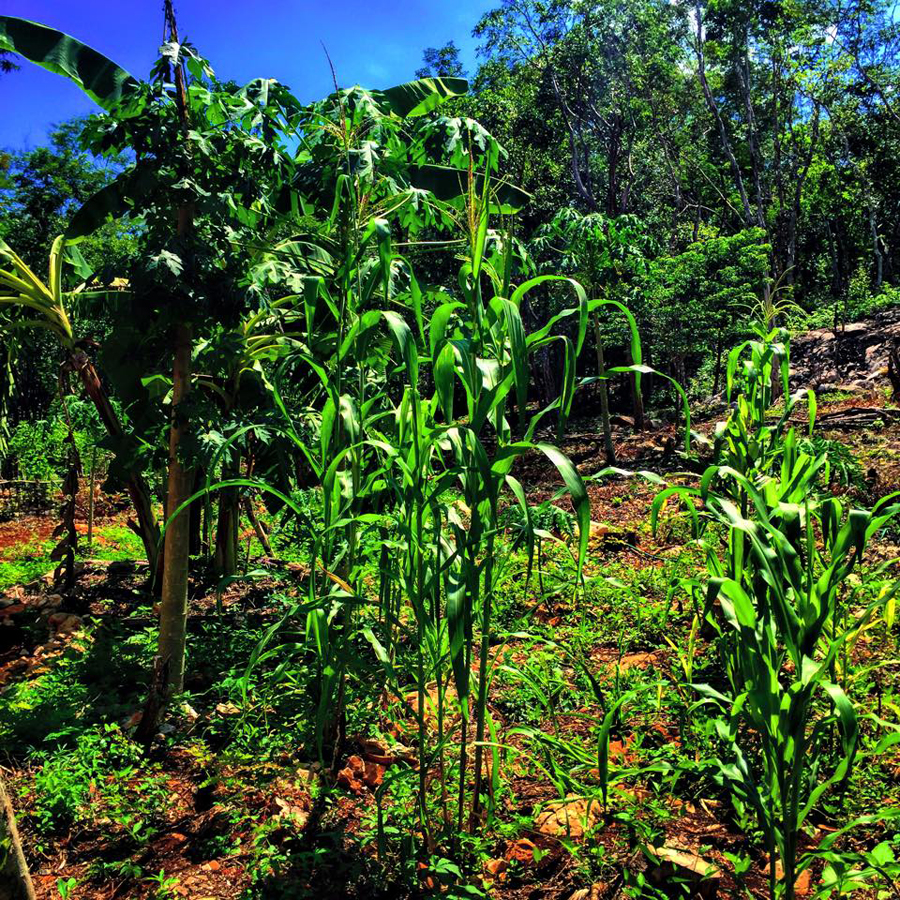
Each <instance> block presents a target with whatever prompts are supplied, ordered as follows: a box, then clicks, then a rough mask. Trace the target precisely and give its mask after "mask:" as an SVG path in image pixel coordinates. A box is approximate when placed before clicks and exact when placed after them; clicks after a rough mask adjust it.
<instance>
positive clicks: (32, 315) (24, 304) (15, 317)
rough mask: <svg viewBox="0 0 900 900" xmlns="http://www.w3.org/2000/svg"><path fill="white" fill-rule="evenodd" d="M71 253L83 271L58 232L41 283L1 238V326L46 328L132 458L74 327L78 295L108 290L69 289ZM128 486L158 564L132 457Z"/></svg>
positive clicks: (119, 447) (145, 493) (139, 527)
mask: <svg viewBox="0 0 900 900" xmlns="http://www.w3.org/2000/svg"><path fill="white" fill-rule="evenodd" d="M67 252H69V253H70V254H72V255H74V259H75V261H76V263H79V268H80V269H81V271H82V273H84V271H85V268H84V266H83V261H81V260H80V258H79V256H78V254H77V251H76V250H74V249H69V250H68V251H67V250H66V246H65V242H64V239H63V237H62V236H59V237H57V238H56V239H55V240H54V241H53V245H52V247H51V249H50V259H49V264H48V270H49V271H48V278H47V281H46V282H44V281H42V280H41V279H40V278H39V277H38V276H37V275H35V273H34V272H33V271H32V270H31V269H30V268H29V267H28V266H27V265H26V264H25V262H24V260H23V259H22V258H21V257H20V256H19V255H18V254H17V253H16V252H15V251H14V250H13V249H12V248H11V247H10V246H9V245H8V244H6V243H5V242H4V241H2V240H0V309H6V310H7V311H9V312H10V313H11V315H9V316H8V317H7V318H6V319H5V320H4V319H0V327H4V328H9V329H20V328H24V329H31V328H40V329H43V330H46V331H49V332H50V333H51V334H53V335H54V336H55V337H56V339H57V340H58V341H59V344H60V346H61V347H62V350H63V353H64V355H65V361H64V367H65V368H66V369H67V370H69V371H71V372H74V373H75V374H76V375H77V376H78V378H79V380H80V381H81V384H82V385H83V387H84V390H85V392H86V393H87V395H88V396H89V397H90V398H91V402H92V403H93V404H94V406H95V407H96V409H97V413H98V415H99V417H100V421H101V422H102V423H103V425H104V427H105V428H106V430H107V432H108V434H109V437H110V439H111V441H112V442H113V444H114V446H115V449H116V451H117V452H118V453H120V454H123V455H125V457H126V459H129V460H133V459H134V457H135V456H136V453H135V448H134V447H132V446H131V441H130V439H129V437H128V434H127V432H126V430H125V427H124V426H123V425H122V421H121V419H120V418H119V416H118V413H117V412H116V410H115V408H114V407H113V405H112V402H111V401H110V398H109V394H108V393H107V392H106V389H105V387H104V385H103V382H102V381H101V379H100V375H99V373H98V371H97V369H96V368H95V366H94V364H93V362H92V361H91V359H90V358H89V357H88V355H87V353H86V352H85V350H84V345H83V344H82V343H81V341H80V340H79V339H78V336H77V335H76V333H75V330H74V328H73V325H72V307H73V305H74V304H75V303H76V302H77V300H79V299H83V298H87V297H97V296H99V295H101V294H107V293H109V291H104V290H97V289H95V288H94V287H93V286H92V285H91V284H90V283H89V282H85V281H82V282H81V283H80V284H79V285H78V286H77V287H75V288H74V289H72V290H66V289H65V287H64V283H65V277H64V268H65V262H66V253H67ZM126 288H127V285H124V284H121V283H120V284H118V285H117V286H114V288H113V289H112V290H113V292H117V291H118V292H121V291H123V290H125V289H126ZM126 471H127V476H126V480H127V486H128V493H129V496H130V497H131V501H132V503H133V504H134V510H135V515H136V516H137V523H136V525H135V530H136V531H137V533H138V535H139V536H140V538H141V542H142V543H143V545H144V550H145V552H146V554H147V561H148V563H149V565H150V571H151V572H155V571H156V568H157V553H158V546H159V533H160V532H159V526H158V524H157V521H156V516H155V514H154V511H153V504H152V501H151V494H150V489H149V487H148V485H147V483H146V481H145V480H144V476H143V473H142V472H141V470H140V468H139V466H138V465H136V464H135V463H134V462H133V461H132V462H130V463H129V464H128V465H127V468H126Z"/></svg>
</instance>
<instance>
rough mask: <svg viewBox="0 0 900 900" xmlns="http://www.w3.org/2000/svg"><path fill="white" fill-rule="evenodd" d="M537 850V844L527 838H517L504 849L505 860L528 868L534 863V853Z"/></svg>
mask: <svg viewBox="0 0 900 900" xmlns="http://www.w3.org/2000/svg"><path fill="white" fill-rule="evenodd" d="M535 850H537V844H535V843H534V841H529V840H528V838H519V840H517V841H513V842H512V843H511V844H510V845H509V846H508V847H507V848H506V854H505V855H506V858H507V859H508V860H509V861H510V862H518V863H521V864H522V865H524V866H529V865H531V864H532V863H533V862H534V851H535Z"/></svg>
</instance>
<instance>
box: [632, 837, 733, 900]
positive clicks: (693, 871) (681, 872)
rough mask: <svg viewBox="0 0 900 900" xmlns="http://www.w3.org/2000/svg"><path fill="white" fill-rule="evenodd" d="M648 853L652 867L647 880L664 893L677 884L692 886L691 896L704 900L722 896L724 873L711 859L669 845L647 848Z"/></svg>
mask: <svg viewBox="0 0 900 900" xmlns="http://www.w3.org/2000/svg"><path fill="white" fill-rule="evenodd" d="M647 853H648V855H649V856H650V864H649V867H648V869H647V873H646V877H647V881H648V882H649V883H650V884H651V885H653V886H655V887H658V888H662V889H664V888H665V887H666V886H668V885H671V884H673V883H677V884H682V885H683V884H689V885H690V886H691V894H690V895H691V896H692V897H699V898H701V900H713V898H714V897H715V896H716V895H717V894H718V892H719V885H720V883H721V880H722V873H721V871H720V870H719V867H718V866H716V865H715V864H714V863H711V862H710V861H709V860H708V859H703V857H701V856H697V855H696V854H695V853H691V852H690V851H688V850H681V849H679V848H677V847H669V846H667V845H663V846H662V847H647ZM679 896H681V895H679Z"/></svg>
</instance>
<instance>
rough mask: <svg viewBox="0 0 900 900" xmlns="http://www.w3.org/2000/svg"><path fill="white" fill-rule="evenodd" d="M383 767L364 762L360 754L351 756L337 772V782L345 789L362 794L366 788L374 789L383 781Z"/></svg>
mask: <svg viewBox="0 0 900 900" xmlns="http://www.w3.org/2000/svg"><path fill="white" fill-rule="evenodd" d="M384 772H385V767H384V766H380V765H378V764H377V763H371V762H366V761H365V760H364V759H363V758H362V757H361V756H351V757H350V758H349V759H348V760H347V765H346V766H344V768H343V769H341V770H340V772H338V774H337V783H338V785H339V786H340V787H342V788H344V790H346V791H350V792H351V793H353V794H357V795H359V794H362V793H363V792H364V791H365V789H366V788H370V789H372V790H374V789H375V788H377V787H378V786H379V785H380V784H381V783H382V782H383V781H384Z"/></svg>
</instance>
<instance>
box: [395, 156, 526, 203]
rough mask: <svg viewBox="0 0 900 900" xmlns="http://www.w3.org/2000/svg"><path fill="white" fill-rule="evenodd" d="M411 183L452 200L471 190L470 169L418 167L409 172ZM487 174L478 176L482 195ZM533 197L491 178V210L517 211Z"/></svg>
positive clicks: (476, 187)
mask: <svg viewBox="0 0 900 900" xmlns="http://www.w3.org/2000/svg"><path fill="white" fill-rule="evenodd" d="M409 180H410V183H411V184H412V185H413V186H414V187H417V188H419V189H421V190H423V191H429V192H430V193H432V194H434V196H435V197H436V198H437V199H438V200H443V201H445V202H448V203H449V202H450V201H453V200H457V199H458V198H460V197H465V196H467V195H468V193H469V172H468V170H466V169H454V168H453V167H452V166H432V165H425V166H414V167H413V168H412V169H410V173H409ZM483 187H484V176H483V175H476V176H475V190H476V192H477V193H478V194H481V192H482V189H483ZM530 200H531V194H528V193H526V192H525V191H523V190H522V189H521V188H518V187H516V186H515V185H513V184H510V183H509V182H508V181H502V180H500V179H497V178H492V179H491V209H492V211H493V212H500V213H503V215H512V214H513V213H517V212H518V211H519V210H520V209H522V207H524V206H525V205H526V204H527V203H528V202H529V201H530Z"/></svg>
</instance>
